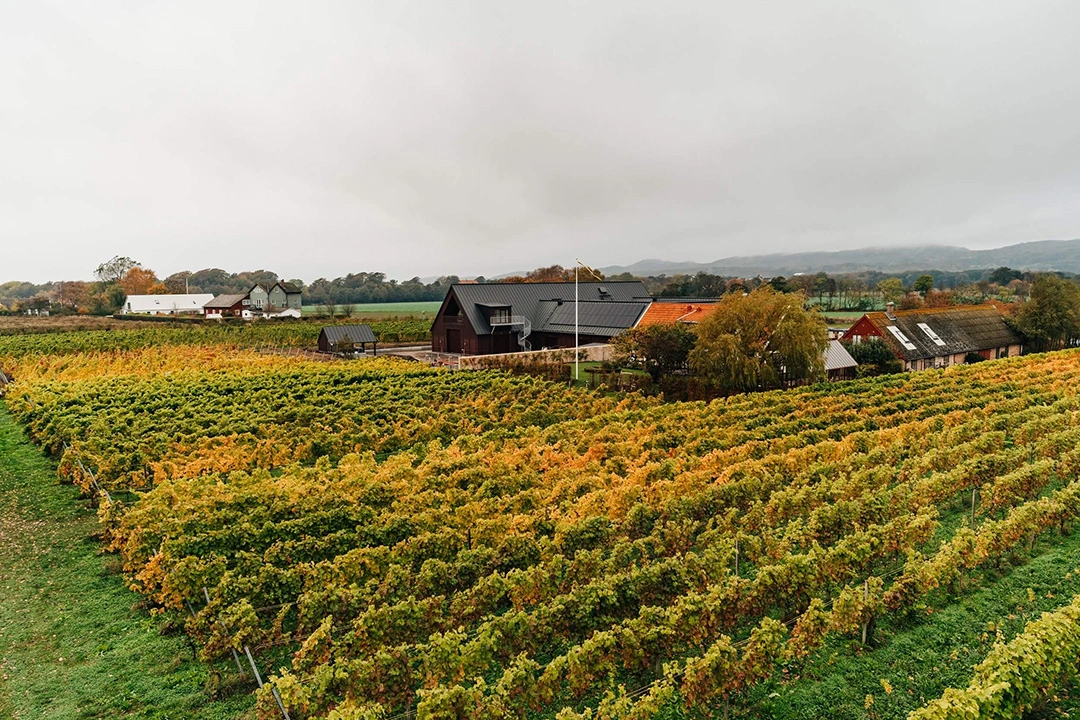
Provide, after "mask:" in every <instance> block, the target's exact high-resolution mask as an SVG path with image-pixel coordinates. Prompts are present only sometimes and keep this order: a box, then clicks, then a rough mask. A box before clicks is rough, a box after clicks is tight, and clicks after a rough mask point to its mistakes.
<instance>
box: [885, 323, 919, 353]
mask: <svg viewBox="0 0 1080 720" xmlns="http://www.w3.org/2000/svg"><path fill="white" fill-rule="evenodd" d="M889 332H891V333H892V334H893V337H894V338H896V339H897V340H899V341H900V344H901V345H903V346H904V347H905V348H906V349H908V350H915V349H916V348H915V343H913V342H911V340H909V339H908V336H907V335H905V334H904V333H902V332H901V331H900V328H898V327H896V326H895V325H890V326H889Z"/></svg>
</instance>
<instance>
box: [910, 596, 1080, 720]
mask: <svg viewBox="0 0 1080 720" xmlns="http://www.w3.org/2000/svg"><path fill="white" fill-rule="evenodd" d="M1077 675H1080V595H1077V596H1076V597H1074V598H1073V600H1072V602H1071V603H1069V604H1068V605H1065V606H1064V607H1062V608H1060V609H1058V610H1056V611H1054V612H1048V613H1044V614H1043V616H1042V617H1041V618H1039V619H1038V620H1035V621H1033V622H1031V623H1029V624H1028V625H1027V627H1025V628H1024V632H1022V633H1021V634H1020V635H1018V636H1016V637H1015V638H1013V639H1012V640H1011V641H1010V642H1008V643H1007V644H1004V643H999V644H997V645H995V646H994V648H993V649H992V650H991V651H990V654H989V655H987V657H986V659H985V660H983V661H982V662H981V663H979V664H978V665H977V666H976V667H975V677H974V678H973V679H972V681H971V683H970V684H969V685H968V686H967V687H966V688H963V689H960V690H957V689H955V688H949V689H947V690H946V691H945V693H944V695H942V697H940V698H938V699H937V700H933V701H931V702H930V703H928V704H927V705H926V706H925V707H923V708H921V709H919V710H916V711H915V712H912V713H911V714H910V715H908V718H909V720H966V719H967V718H985V719H986V720H998V719H1000V720H1008V719H1009V718H1017V717H1022V716H1023V715H1024V713H1025V712H1027V711H1028V710H1031V709H1032V708H1033V707H1034V706H1035V705H1036V704H1037V703H1038V702H1039V701H1042V700H1045V699H1046V698H1047V697H1048V696H1049V695H1051V694H1053V692H1054V691H1055V690H1056V689H1059V688H1060V687H1061V686H1062V685H1063V684H1064V683H1067V682H1070V681H1073V680H1075V679H1076V677H1077Z"/></svg>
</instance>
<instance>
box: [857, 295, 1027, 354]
mask: <svg viewBox="0 0 1080 720" xmlns="http://www.w3.org/2000/svg"><path fill="white" fill-rule="evenodd" d="M864 318H865V319H866V320H867V321H869V322H870V323H871V324H872V325H873V326H874V327H875V328H876V329H877V330H878V332H880V333H881V336H882V337H883V338H885V341H886V342H887V343H889V345H890V347H892V348H893V349H894V350H895V351H896V352H897V354H899V355H900V356H901V357H902V358H904V359H905V360H909V361H910V360H923V359H926V358H933V357H940V356H942V355H956V354H959V353H969V352H978V351H979V350H990V349H993V348H1001V347H1007V346H1009V345H1017V344H1019V343H1020V342H1022V341H1021V339H1020V336H1018V335H1017V334H1016V333H1015V332H1013V331H1012V329H1011V328H1009V326H1008V325H1006V324H1005V320H1004V318H1003V317H1002V316H1001V313H1000V312H998V309H997V308H996V307H994V306H993V305H962V306H955V307H943V308H927V309H921V310H897V311H895V312H893V313H892V314H891V315H889V314H886V313H883V312H872V313H867V314H866V315H865V316H864ZM849 332H850V331H849Z"/></svg>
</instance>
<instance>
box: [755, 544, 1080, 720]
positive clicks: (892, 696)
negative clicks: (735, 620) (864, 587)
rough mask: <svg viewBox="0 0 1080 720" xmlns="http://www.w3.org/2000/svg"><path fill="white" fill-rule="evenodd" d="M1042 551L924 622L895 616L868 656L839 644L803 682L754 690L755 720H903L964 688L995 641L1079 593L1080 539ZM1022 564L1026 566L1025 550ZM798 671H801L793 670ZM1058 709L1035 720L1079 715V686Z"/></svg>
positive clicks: (932, 610) (927, 611) (1064, 694)
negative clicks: (949, 692) (951, 690)
mask: <svg viewBox="0 0 1080 720" xmlns="http://www.w3.org/2000/svg"><path fill="white" fill-rule="evenodd" d="M1038 550H1039V553H1038V555H1037V556H1036V557H1034V558H1031V559H1028V560H1027V561H1026V562H1024V563H1023V564H1021V565H1019V566H1017V567H1010V568H1009V569H1008V571H1007V572H1006V573H1005V574H1002V575H996V574H993V573H991V574H990V575H989V577H986V578H984V580H983V582H982V584H981V586H980V587H979V588H977V589H972V590H969V591H968V592H966V593H965V594H963V595H962V596H960V597H959V598H953V599H952V601H951V602H949V603H948V604H947V605H944V606H942V605H941V604H940V600H939V601H938V603H935V605H934V606H930V607H926V608H924V609H923V610H922V611H921V612H918V613H917V614H916V615H917V619H913V620H904V619H901V618H896V617H890V616H886V617H885V619H884V621H883V622H882V624H881V625H880V626H879V630H878V640H879V643H880V645H879V646H878V647H876V648H874V649H872V650H868V649H863V648H860V647H859V646H858V644H857V643H855V642H853V641H850V640H834V641H833V642H831V643H829V644H828V645H827V646H826V647H825V648H824V649H823V650H822V651H820V652H818V653H817V654H816V657H815V658H814V662H812V663H810V664H809V666H807V667H805V668H802V676H801V678H798V679H794V680H789V681H788V682H783V681H782V680H781V679H779V678H775V677H774V679H773V680H772V681H771V682H769V683H763V684H762V685H760V686H758V687H757V688H755V689H754V691H753V692H752V693H751V697H750V706H751V710H750V711H749V713H748V714H749V715H750V716H752V717H763V718H765V717H768V718H774V719H776V720H811V719H816V718H829V719H830V720H904V718H906V717H907V714H908V713H909V712H910V711H912V710H914V709H915V708H918V707H921V706H922V705H923V704H924V703H925V702H926V701H927V700H930V699H932V698H936V697H938V696H940V695H941V693H942V692H944V690H945V688H947V687H964V686H966V685H967V683H968V682H969V681H970V680H971V676H972V672H973V667H974V666H975V665H976V664H977V663H979V662H981V661H982V659H983V658H984V657H985V656H986V654H987V653H988V652H989V651H990V648H991V647H992V646H993V643H994V641H995V640H996V639H998V637H999V636H998V633H999V632H1000V638H1001V639H1002V640H1003V641H1008V640H1011V639H1012V638H1013V637H1015V635H1016V634H1017V633H1019V632H1021V631H1022V630H1023V629H1024V625H1025V624H1026V623H1027V622H1028V621H1030V620H1034V619H1036V618H1038V617H1039V616H1040V614H1041V613H1043V612H1045V611H1049V610H1056V609H1057V608H1059V607H1061V606H1062V605H1065V604H1068V603H1069V602H1070V601H1071V600H1072V598H1073V596H1074V595H1076V594H1078V593H1080V532H1078V531H1075V530H1074V531H1073V532H1072V533H1071V534H1069V535H1068V536H1066V537H1064V538H1063V537H1060V536H1055V535H1048V536H1046V538H1045V539H1043V540H1040V542H1039V545H1038ZM1014 559H1016V560H1017V561H1019V559H1020V553H1016V554H1015V556H1014ZM794 669H795V668H793V670H794ZM1056 697H1057V703H1050V704H1049V706H1048V707H1043V708H1040V710H1041V712H1040V713H1032V714H1031V715H1030V717H1031V718H1036V717H1046V718H1049V717H1055V718H1056V717H1061V718H1067V717H1077V716H1078V715H1077V712H1078V708H1080V697H1078V696H1077V693H1076V688H1075V687H1073V688H1067V687H1066V688H1061V689H1060V691H1059V692H1057V693H1056Z"/></svg>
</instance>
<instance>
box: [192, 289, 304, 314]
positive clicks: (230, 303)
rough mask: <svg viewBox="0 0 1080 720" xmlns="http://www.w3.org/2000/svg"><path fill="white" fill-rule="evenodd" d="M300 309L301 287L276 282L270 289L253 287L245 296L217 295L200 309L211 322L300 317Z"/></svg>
mask: <svg viewBox="0 0 1080 720" xmlns="http://www.w3.org/2000/svg"><path fill="white" fill-rule="evenodd" d="M302 307H303V301H302V299H301V293H300V288H298V287H296V286H295V285H293V284H292V283H288V282H277V283H275V284H274V286H273V287H272V288H270V290H267V289H266V288H264V287H263V286H262V285H259V284H255V285H252V286H251V287H250V288H248V290H247V292H244V293H233V294H231V295H218V296H217V297H216V298H214V299H213V300H212V301H210V302H208V303H206V304H205V305H204V306H203V311H204V312H203V315H204V316H205V317H207V318H211V319H221V318H225V317H242V318H245V319H248V320H250V319H253V318H258V317H274V318H284V317H300V309H301V308H302Z"/></svg>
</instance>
